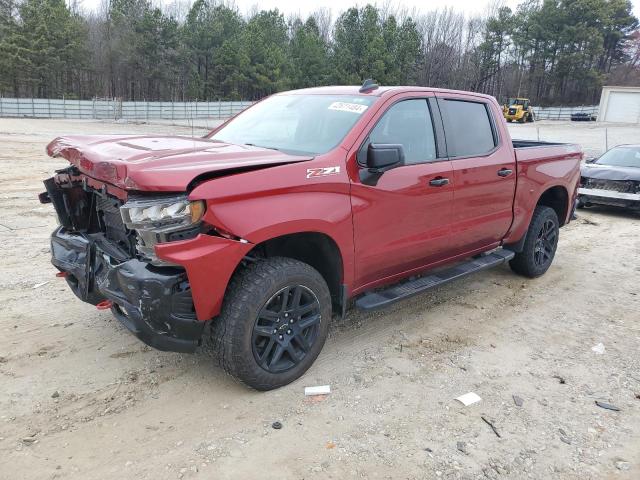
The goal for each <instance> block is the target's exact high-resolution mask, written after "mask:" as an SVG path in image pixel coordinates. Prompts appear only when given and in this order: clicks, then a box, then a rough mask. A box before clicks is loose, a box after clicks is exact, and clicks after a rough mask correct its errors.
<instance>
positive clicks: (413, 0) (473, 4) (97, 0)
mask: <svg viewBox="0 0 640 480" xmlns="http://www.w3.org/2000/svg"><path fill="white" fill-rule="evenodd" d="M182 1H184V0H182ZM493 1H494V0H422V1H421V0H395V1H391V2H389V3H391V5H397V6H401V7H406V8H407V9H409V10H412V9H413V8H416V9H417V10H424V11H429V10H435V9H436V8H443V7H447V6H452V7H454V8H455V9H456V10H459V11H463V12H466V13H469V14H470V15H474V14H476V15H477V14H482V13H483V12H484V11H485V10H486V9H487V7H488V6H489V4H490V3H492V2H493ZM521 1H522V0H502V2H503V3H504V4H505V5H506V6H508V7H511V8H512V9H515V7H516V6H517V5H518V3H520V2H521ZM78 3H79V4H80V5H82V7H83V8H84V9H86V10H91V11H95V10H97V9H98V8H99V5H100V4H102V3H103V0H78ZM152 3H153V4H165V5H166V4H170V3H173V0H152ZM234 3H235V4H236V6H237V7H238V8H239V9H240V11H241V12H243V13H246V12H249V11H250V10H251V9H252V7H253V6H255V5H257V6H258V8H259V9H261V10H270V9H273V8H278V10H280V11H281V12H283V13H284V14H285V15H287V14H290V13H299V14H300V16H302V17H306V16H307V15H308V14H309V13H311V12H313V11H314V10H317V9H318V8H329V9H330V10H331V11H332V13H333V17H334V18H335V17H337V16H338V15H339V14H340V13H341V12H343V11H344V10H346V9H347V8H349V7H352V6H355V5H360V6H363V5H366V4H367V3H377V4H378V5H383V4H384V3H386V2H384V1H380V0H378V1H377V2H376V1H375V0H371V1H369V2H368V1H366V0H359V1H358V0H318V1H304V0H263V1H260V2H257V1H256V0H235V1H234ZM631 3H632V4H633V7H634V13H635V15H636V16H637V17H640V0H632V2H631Z"/></svg>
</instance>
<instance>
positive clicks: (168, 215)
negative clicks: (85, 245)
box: [120, 195, 205, 265]
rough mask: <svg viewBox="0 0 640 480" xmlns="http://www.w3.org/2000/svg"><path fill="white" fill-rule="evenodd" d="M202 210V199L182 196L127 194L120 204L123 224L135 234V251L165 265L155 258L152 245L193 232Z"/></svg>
mask: <svg viewBox="0 0 640 480" xmlns="http://www.w3.org/2000/svg"><path fill="white" fill-rule="evenodd" d="M204 211H205V204H204V202H203V201H202V200H196V201H190V200H188V199H187V196H186V195H177V196H176V195H174V196H153V197H129V200H128V201H127V203H125V204H124V205H122V206H121V207H120V214H121V215H122V221H123V222H124V224H125V226H126V227H127V228H128V229H129V230H135V231H136V232H137V233H138V239H137V244H136V249H137V250H138V253H140V254H141V255H142V256H143V257H145V258H146V259H148V260H150V261H151V263H153V264H155V265H162V264H166V263H165V262H163V261H162V260H159V259H158V258H157V257H156V255H155V249H154V247H155V245H156V244H157V243H164V242H171V241H174V240H184V239H187V238H192V237H193V236H195V235H197V233H198V232H199V230H200V223H201V221H202V216H203V215H204Z"/></svg>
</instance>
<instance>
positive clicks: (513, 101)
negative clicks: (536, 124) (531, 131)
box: [502, 98, 533, 123]
mask: <svg viewBox="0 0 640 480" xmlns="http://www.w3.org/2000/svg"><path fill="white" fill-rule="evenodd" d="M502 113H503V114H504V118H506V119H507V122H513V121H514V120H515V121H516V122H520V123H524V122H533V108H531V105H530V104H529V99H528V98H510V99H509V103H507V104H506V105H503V106H502Z"/></svg>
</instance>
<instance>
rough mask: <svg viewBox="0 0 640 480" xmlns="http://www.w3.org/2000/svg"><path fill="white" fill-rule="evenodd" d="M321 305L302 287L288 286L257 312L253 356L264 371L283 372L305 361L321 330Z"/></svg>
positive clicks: (253, 336) (313, 295) (309, 291)
mask: <svg viewBox="0 0 640 480" xmlns="http://www.w3.org/2000/svg"><path fill="white" fill-rule="evenodd" d="M321 319H322V315H321V313H320V302H319V301H318V299H317V297H316V296H315V294H314V293H313V292H312V291H311V290H310V289H309V288H307V287H305V286H304V285H288V286H286V287H284V288H282V289H281V290H280V291H278V292H277V293H276V294H275V295H273V296H272V297H271V298H270V299H269V300H268V301H267V302H266V303H265V305H264V306H263V307H262V308H261V309H260V312H259V313H258V318H257V319H256V321H255V324H254V326H253V334H252V339H251V343H252V349H253V355H254V357H255V359H256V362H258V365H260V366H261V367H262V368H263V369H265V370H266V371H267V372H270V373H282V372H286V371H287V370H289V369H291V368H293V367H295V366H296V365H298V364H299V363H300V362H302V361H303V360H304V358H305V357H306V355H307V353H308V352H309V351H310V350H311V348H312V347H313V344H314V342H315V341H316V339H317V338H318V332H319V331H320V322H321Z"/></svg>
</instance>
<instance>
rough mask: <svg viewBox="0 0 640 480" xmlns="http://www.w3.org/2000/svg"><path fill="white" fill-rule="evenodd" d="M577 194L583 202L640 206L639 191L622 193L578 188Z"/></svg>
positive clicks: (627, 206)
mask: <svg viewBox="0 0 640 480" xmlns="http://www.w3.org/2000/svg"><path fill="white" fill-rule="evenodd" d="M578 195H579V196H580V199H581V201H583V202H585V203H597V204H601V205H612V206H615V207H626V208H640V193H624V192H616V191H615V190H602V189H598V188H582V187H581V188H578Z"/></svg>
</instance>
